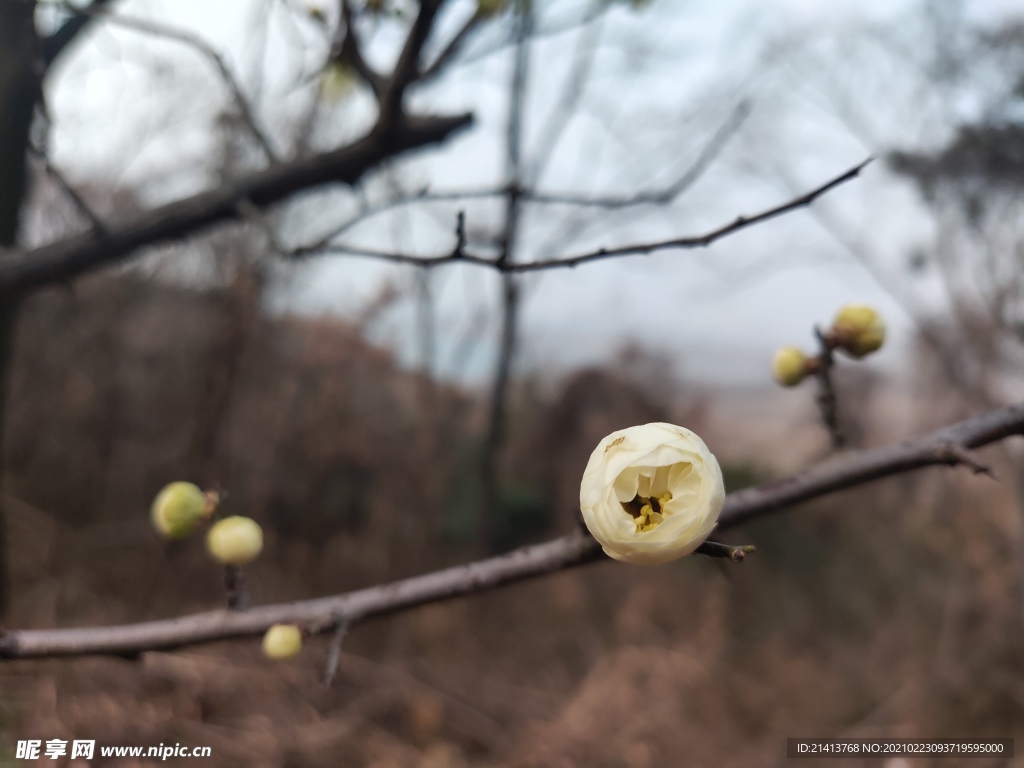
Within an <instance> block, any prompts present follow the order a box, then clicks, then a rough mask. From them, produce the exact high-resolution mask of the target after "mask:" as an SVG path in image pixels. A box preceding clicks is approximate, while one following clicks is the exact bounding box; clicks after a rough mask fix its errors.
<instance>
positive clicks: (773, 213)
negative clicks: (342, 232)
mask: <svg viewBox="0 0 1024 768" xmlns="http://www.w3.org/2000/svg"><path fill="white" fill-rule="evenodd" d="M869 162H871V158H868V159H867V160H865V161H864V162H862V163H860V164H859V165H857V166H855V167H853V168H851V169H850V170H848V171H846V172H844V173H842V174H841V175H839V176H837V177H835V178H834V179H830V180H829V181H827V182H825V183H824V184H822V185H821V186H819V187H816V188H815V189H813V190H811V191H810V192H807V193H806V194H803V195H800V196H799V197H796V198H794V199H792V200H790V201H788V202H786V203H783V204H781V205H777V206H775V207H774V208H769V209H767V210H765V211H761V212H760V213H756V214H754V215H752V216H740V217H738V218H737V219H734V220H733V221H732V222H730V223H729V224H725V225H723V226H721V227H718V228H716V229H713V230H711V231H710V232H706V233H704V234H702V235H690V236H687V237H678V238H673V239H671V240H658V241H655V242H651V243H638V244H633V245H624V246H619V247H616V248H599V249H597V250H595V251H588V252H586V253H581V254H578V255H576V256H566V257H562V258H558V259H549V260H544V261H527V262H514V263H508V262H502V261H501V260H500V259H492V258H488V257H485V256H480V255H478V254H473V253H469V252H466V253H463V254H462V255H461V256H460V257H458V258H453V257H452V256H451V254H443V255H441V256H417V255H414V254H409V253H399V252H392V251H381V250H375V249H372V248H362V247H359V246H351V245H344V244H340V243H332V244H330V245H324V246H319V247H318V249H317V250H318V251H319V252H321V253H333V254H339V255H344V256H359V257H365V258H371V259H382V260H384V261H393V262H396V263H399V264H414V265H416V266H421V267H436V266H440V265H442V264H447V263H450V262H453V261H461V262H465V263H467V264H477V265H479V266H482V267H490V268H491V269H496V270H498V271H499V272H506V273H509V272H511V273H519V272H537V271H540V270H544V269H559V268H564V267H576V266H579V265H580V264H585V263H588V262H591V261H598V260H601V259H610V258H613V257H618V256H632V255H639V254H650V253H654V252H656V251H663V250H669V249H677V248H678V249H687V248H701V247H705V246H708V245H711V244H712V243H714V242H715V241H716V240H719V239H721V238H723V237H726V236H727V235H731V234H734V233H736V232H739V231H740V230H742V229H746V228H747V227H751V226H754V225H755V224H760V223H761V222H764V221H768V220H769V219H774V218H775V217H777V216H782V215H783V214H786V213H790V212H791V211H796V210H799V209H801V208H805V207H807V206H809V205H810V204H811V203H813V202H814V201H815V200H817V199H818V198H819V197H821V196H822V195H824V194H825V193H827V192H829V191H830V190H832V189H834V188H835V187H838V186H840V185H841V184H844V183H846V182H848V181H850V180H851V179H854V178H856V177H857V175H858V174H859V173H860V172H861V170H863V168H864V166H866V165H867V164H868V163H869Z"/></svg>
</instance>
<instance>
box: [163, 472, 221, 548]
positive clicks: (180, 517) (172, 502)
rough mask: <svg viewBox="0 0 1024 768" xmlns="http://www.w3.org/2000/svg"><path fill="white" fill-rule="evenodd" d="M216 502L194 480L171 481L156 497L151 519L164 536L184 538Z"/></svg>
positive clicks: (209, 512)
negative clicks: (184, 481) (190, 481)
mask: <svg viewBox="0 0 1024 768" xmlns="http://www.w3.org/2000/svg"><path fill="white" fill-rule="evenodd" d="M215 506H216V502H215V501H211V497H210V496H209V495H208V494H206V493H203V492H202V491H201V490H199V488H198V486H195V485H193V484H192V483H183V482H178V483H170V484H169V485H165V486H164V487H163V489H162V490H161V491H160V493H158V494H157V495H156V498H155V499H153V506H152V507H150V510H149V514H150V519H151V520H152V521H153V527H154V528H156V531H157V533H159V534H160V535H161V536H163V537H164V538H165V539H183V538H185V537H186V536H188V535H189V534H190V533H192V531H194V530H195V528H196V526H197V525H199V523H200V522H202V520H204V519H205V518H206V517H208V516H209V515H210V514H212V513H213V508H214V507H215Z"/></svg>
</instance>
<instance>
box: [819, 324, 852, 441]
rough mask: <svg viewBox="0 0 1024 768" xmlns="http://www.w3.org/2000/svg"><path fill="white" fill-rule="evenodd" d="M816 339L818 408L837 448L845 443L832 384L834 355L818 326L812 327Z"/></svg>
mask: <svg viewBox="0 0 1024 768" xmlns="http://www.w3.org/2000/svg"><path fill="white" fill-rule="evenodd" d="M814 336H815V338H817V340H818V357H817V358H816V359H815V361H814V377H815V378H816V379H817V380H818V395H817V398H816V400H817V401H818V410H820V411H821V420H822V422H823V423H824V424H825V429H827V430H828V436H829V439H830V440H831V441H832V448H833V449H834V450H838V449H839V448H842V447H843V445H845V443H846V438H845V437H844V436H843V431H842V429H840V427H839V404H838V402H837V400H836V389H835V387H834V386H833V385H832V368H833V367H834V366H835V355H834V354H833V350H832V345H831V344H830V343H829V341H828V338H827V337H826V336H825V334H824V333H822V332H821V329H820V328H815V329H814Z"/></svg>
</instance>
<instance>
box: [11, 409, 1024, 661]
mask: <svg viewBox="0 0 1024 768" xmlns="http://www.w3.org/2000/svg"><path fill="white" fill-rule="evenodd" d="M1020 434H1024V403H1022V404H1018V405H1014V406H1008V407H1006V408H999V409H997V410H994V411H990V412H988V413H985V414H983V415H981V416H977V417H975V418H971V419H967V420H965V421H961V422H958V423H956V424H953V425H952V426H949V427H946V428H944V429H940V430H938V431H936V432H932V433H931V434H928V435H924V436H922V437H918V438H915V439H913V440H908V441H906V442H902V443H895V444H892V445H887V446H883V447H880V448H873V449H870V450H863V451H853V452H850V453H846V454H843V455H841V456H836V457H835V458H833V459H831V460H829V461H825V462H822V463H820V464H817V465H815V466H813V467H810V468H808V469H806V470H804V471H802V472H798V473H797V474H795V475H792V476H791V477H788V478H786V479H784V480H780V481H777V482H774V483H769V484H767V485H761V486H758V487H755V488H749V489H747V490H743V491H739V492H738V493H734V494H730V495H729V497H728V498H727V499H726V502H725V508H724V509H723V510H722V514H721V515H720V517H719V526H718V527H719V529H725V528H729V527H731V526H734V525H737V524H738V523H741V522H743V521H744V520H748V519H750V518H753V517H758V516H761V515H765V514H768V513H770V512H773V511H776V510H779V509H782V508H785V507H789V506H792V505H794V504H798V503H799V502H802V501H807V500H808V499H812V498H816V497H819V496H824V495H825V494H828V493H832V492H834V491H838V490H842V489H844V488H850V487H852V486H855V485H860V484H862V483H867V482H870V481H872V480H877V479H879V478H881V477H886V476H889V475H895V474H899V473H901V472H909V471H911V470H915V469H920V468H921V467H927V466H933V465H943V464H945V465H956V464H967V465H969V466H972V467H974V466H975V465H976V462H974V461H973V460H971V459H970V457H969V454H967V453H966V451H968V450H969V449H971V448H978V447H980V446H983V445H987V444H989V443H993V442H996V441H998V440H1002V439H1004V438H1006V437H1009V436H1011V435H1020ZM599 559H603V555H602V553H601V549H600V547H599V546H598V545H597V544H596V543H595V542H594V540H593V539H591V538H590V537H588V536H586V535H584V534H581V533H575V534H572V535H569V536H565V537H563V538H560V539H555V540H554V541H549V542H547V543H544V544H538V545H535V546H531V547H524V548H522V549H517V550H515V551H514V552H510V553H508V554H507V555H502V556H500V557H492V558H489V559H486V560H480V561H478V562H475V563H469V564H467V565H460V566H456V567H454V568H446V569H444V570H441V571H435V572H434V573H428V574H424V575H422V576H416V577H413V578H410V579H403V580H402V581H396V582H392V583H391V584H382V585H379V586H375V587H370V588H368V589H361V590H357V591H355V592H348V593H345V594H341V595H335V596H332V597H323V598H317V599H313V600H302V601H299V602H294V603H282V604H278V605H267V606H262V607H259V608H254V609H252V610H250V611H246V612H244V613H240V612H237V611H224V610H221V611H209V612H207V613H200V614H194V615H192V616H182V617H180V618H177V619H168V620H164V621H151V622H145V623H142V624H127V625H121V626H112V627H90V628H82V629H44V630H18V631H8V632H6V633H4V634H2V635H0V658H11V659H15V658H43V657H53V656H83V655H96V654H114V655H122V656H125V655H127V656H131V655H134V654H138V653H141V652H144V651H152V650H167V649H171V648H179V647H182V646H186V645H195V644H198V643H205V642H210V641H214V640H226V639H229V638H237V637H252V636H256V635H260V634H262V633H263V632H265V631H266V630H267V629H268V628H269V627H270V626H271V625H272V624H277V623H299V624H305V625H307V627H309V628H312V630H313V631H316V630H320V631H326V630H327V629H328V628H333V627H336V626H337V625H338V623H339V622H346V623H347V626H352V625H353V624H354V623H357V622H359V621H363V620H365V619H369V618H372V617H374V616H383V615H386V614H390V613H395V612H397V611H402V610H405V609H408V608H412V607H414V606H417V605H423V604H425V603H431V602H437V601H440V600H448V599H451V598H453V597H459V596H462V595H468V594H473V593H477V592H483V591H486V590H489V589H494V588H495V587H499V586H502V585H504V584H511V583H514V582H517V581H522V580H524V579H529V578H534V577H537V576H542V575H545V574H548V573H552V572H555V571H560V570H564V569H566V568H573V567H575V566H578V565H583V564H585V563H589V562H592V561H594V560H599Z"/></svg>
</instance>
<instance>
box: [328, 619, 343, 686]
mask: <svg viewBox="0 0 1024 768" xmlns="http://www.w3.org/2000/svg"><path fill="white" fill-rule="evenodd" d="M347 635H348V622H347V621H345V620H344V619H341V620H339V621H338V625H337V626H336V627H335V628H334V635H333V636H332V637H331V644H330V645H329V646H328V647H327V664H326V665H325V666H324V679H323V683H324V688H330V687H331V683H333V682H334V678H335V676H336V675H337V674H338V663H339V662H340V660H341V644H342V643H344V642H345V637H346V636H347Z"/></svg>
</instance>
